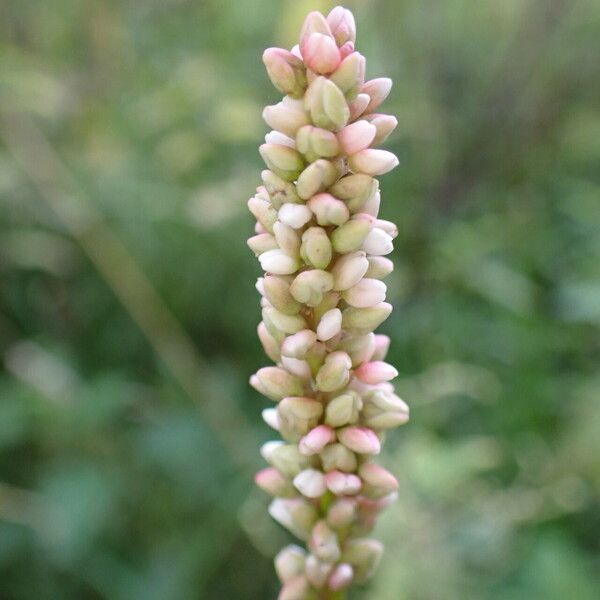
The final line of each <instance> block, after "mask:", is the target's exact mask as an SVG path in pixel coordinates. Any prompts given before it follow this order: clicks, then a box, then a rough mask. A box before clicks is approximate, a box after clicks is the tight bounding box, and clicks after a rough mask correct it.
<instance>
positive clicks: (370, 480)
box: [358, 463, 398, 498]
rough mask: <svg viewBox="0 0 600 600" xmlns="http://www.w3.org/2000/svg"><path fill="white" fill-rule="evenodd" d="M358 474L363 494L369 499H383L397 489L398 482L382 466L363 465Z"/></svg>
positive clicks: (373, 464)
mask: <svg viewBox="0 0 600 600" xmlns="http://www.w3.org/2000/svg"><path fill="white" fill-rule="evenodd" d="M358 474H359V475H360V476H361V478H362V480H363V482H364V484H365V487H364V490H363V493H364V494H366V495H368V496H369V497H371V498H383V497H384V496H387V495H388V494H391V493H392V492H395V491H396V490H397V489H398V480H397V479H396V478H395V477H394V476H393V475H392V474H391V473H390V472H389V471H388V470H387V469H384V468H383V467H382V466H380V465H377V464H375V463H364V464H362V465H361V466H360V468H359V470H358Z"/></svg>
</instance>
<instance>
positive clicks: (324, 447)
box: [248, 7, 408, 600]
mask: <svg viewBox="0 0 600 600" xmlns="http://www.w3.org/2000/svg"><path fill="white" fill-rule="evenodd" d="M355 38H356V28H355V23H354V17H353V16H352V13H351V12H350V11H348V10H346V9H344V8H342V7H337V8H335V9H333V10H332V11H331V13H329V15H328V16H327V17H325V16H323V15H322V14H321V13H319V12H312V13H310V14H309V15H308V16H307V18H306V20H305V22H304V25H303V27H302V31H301V35H300V43H299V45H298V46H295V47H294V48H292V49H291V51H288V50H285V49H282V48H269V49H268V50H266V51H265V53H264V55H263V60H264V63H265V65H266V68H267V72H268V75H269V78H270V79H271V81H272V82H273V84H274V86H275V87H276V88H277V89H278V90H279V91H280V92H281V93H283V94H285V97H284V98H283V100H282V101H281V102H279V103H278V104H275V105H273V106H267V107H266V108H265V110H264V112H263V117H264V120H265V121H266V123H267V124H268V125H269V127H271V128H272V130H273V131H271V132H269V133H268V134H267V135H266V136H265V144H263V145H262V146H261V147H260V154H261V156H262V158H263V159H264V162H265V163H266V165H267V167H268V168H267V169H266V170H264V171H263V172H262V183H263V185H261V186H260V187H258V188H257V191H256V195H255V196H254V197H253V198H251V199H250V200H249V201H248V207H249V209H250V212H251V213H252V214H253V215H254V217H256V235H254V236H253V237H251V238H250V239H249V240H248V245H249V246H250V248H251V249H252V251H253V252H254V253H255V254H256V256H257V257H258V260H259V261H260V265H261V267H262V269H263V271H264V275H263V276H262V277H260V278H259V279H258V281H257V285H256V287H257V289H258V291H259V293H260V295H261V296H262V300H261V306H262V322H261V323H260V324H259V326H258V336H259V338H260V341H261V343H262V345H263V347H264V350H265V352H266V354H267V355H268V356H269V358H270V359H271V360H272V361H273V362H274V363H275V366H268V367H264V368H262V369H259V370H258V372H257V373H256V374H255V375H253V376H252V377H251V378H250V383H251V385H252V386H253V387H254V388H255V389H256V390H258V391H259V392H260V393H261V394H263V395H265V396H266V397H267V398H269V399H271V400H273V401H275V402H276V403H277V405H276V407H275V408H267V409H265V410H264V411H263V417H264V420H265V421H266V422H267V424H268V425H269V426H271V427H272V428H273V429H275V430H276V431H277V432H278V433H279V435H280V436H281V438H283V439H281V440H276V441H270V442H267V443H266V444H264V445H263V447H262V449H261V453H262V455H263V457H264V458H265V460H266V461H267V462H268V463H269V465H270V466H269V467H267V468H265V469H263V470H261V471H260V472H259V473H257V475H256V483H257V484H258V486H259V487H260V488H262V489H263V490H265V491H266V492H268V493H269V494H270V495H272V496H273V497H274V499H273V500H272V502H271V505H270V508H269V512H270V514H271V516H272V517H273V518H274V519H275V520H276V521H278V522H279V523H280V524H281V525H283V526H284V527H285V528H287V529H288V530H289V531H290V532H291V533H292V534H294V535H295V536H296V537H297V538H298V539H299V540H301V541H302V542H304V543H305V545H306V548H303V547H301V546H299V545H295V544H293V545H290V546H287V547H286V548H284V549H283V550H282V551H281V552H280V553H279V554H278V555H277V557H276V558H275V567H276V571H277V574H278V576H279V578H280V580H281V583H282V588H281V592H280V595H279V598H280V600H311V599H315V600H316V599H326V598H342V597H343V596H344V593H345V592H344V590H345V589H346V588H348V587H349V586H350V585H352V584H354V583H358V584H360V583H362V582H365V581H366V580H367V579H369V577H371V575H372V574H373V572H374V570H375V568H376V566H377V564H378V562H379V559H380V557H381V554H382V551H383V546H382V544H381V543H380V542H379V541H377V540H375V539H371V538H369V537H368V534H369V532H370V531H371V530H372V528H373V526H374V523H375V519H376V517H377V514H378V513H379V512H380V511H381V510H382V509H383V508H385V507H386V506H388V505H389V504H390V503H391V502H392V501H393V500H394V499H395V497H396V495H397V491H396V490H397V488H398V482H397V480H396V478H395V477H394V476H393V475H392V474H391V473H390V472H389V471H387V470H386V469H384V468H383V467H382V466H380V465H378V464H377V463H376V462H375V460H374V458H375V456H376V455H377V454H379V452H380V449H381V445H382V443H383V440H384V437H385V432H386V431H387V430H389V429H392V428H394V427H397V426H398V425H402V424H403V423H406V421H407V420H408V407H407V405H406V404H405V403H404V402H403V401H402V400H401V399H400V398H399V397H398V396H397V395H395V393H394V388H393V386H392V384H391V383H390V381H391V380H392V379H394V378H395V377H396V376H397V374H398V373H397V371H396V369H395V368H394V367H393V366H391V365H390V364H388V363H386V362H384V359H385V355H386V352H387V349H388V346H389V343H390V340H389V338H388V337H387V336H386V335H380V334H375V333H374V330H375V329H376V328H377V327H378V326H379V325H380V324H381V323H382V322H383V321H385V319H386V318H387V317H388V316H389V314H390V313H391V311H392V307H391V305H390V304H388V303H387V302H386V301H385V300H386V291H387V290H386V285H385V283H383V281H382V280H383V279H384V278H385V277H386V276H387V275H388V274H389V273H391V271H392V269H393V264H392V262H391V261H390V260H389V258H386V255H388V254H390V252H392V250H393V244H392V240H393V239H394V237H395V236H396V235H397V228H396V226H395V225H394V224H393V223H391V222H389V221H385V220H382V219H380V218H379V216H378V213H379V205H380V193H379V184H378V181H377V180H376V179H375V177H376V176H378V175H383V174H384V173H387V172H388V171H390V170H391V169H393V168H394V167H395V166H396V165H397V164H398V159H397V158H396V156H394V154H392V153H391V152H388V151H386V150H380V149H375V148H374V147H375V146H377V145H379V144H381V143H382V142H383V141H384V140H385V139H386V138H387V137H388V135H389V134H390V133H391V132H392V131H393V130H394V128H395V127H396V124H397V121H396V119H395V118H394V117H393V116H390V115H385V114H381V113H378V112H376V111H377V109H378V107H379V106H380V104H381V103H382V102H383V101H384V100H385V98H386V97H387V95H388V94H389V92H390V89H391V86H392V82H391V80H390V79H388V78H378V79H371V80H369V81H365V58H364V57H363V56H362V55H361V54H360V53H358V52H356V51H355V50H354V43H355Z"/></svg>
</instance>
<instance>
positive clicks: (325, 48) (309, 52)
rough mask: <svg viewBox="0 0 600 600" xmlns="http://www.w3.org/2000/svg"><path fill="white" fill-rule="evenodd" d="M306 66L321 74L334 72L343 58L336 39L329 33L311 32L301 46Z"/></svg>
mask: <svg viewBox="0 0 600 600" xmlns="http://www.w3.org/2000/svg"><path fill="white" fill-rule="evenodd" d="M300 52H301V53H302V59H303V60H304V62H305V63H306V66H307V67H308V68H309V69H311V71H314V72H315V73H319V74H321V75H325V74H327V73H332V72H333V71H335V70H336V69H337V67H338V65H339V64H340V61H341V59H342V57H341V55H340V51H339V48H338V47H337V45H336V43H335V40H334V39H333V38H332V37H330V36H329V35H324V34H322V33H317V32H314V33H311V34H310V35H309V36H308V37H307V38H306V40H305V42H304V43H303V44H302V45H301V46H300Z"/></svg>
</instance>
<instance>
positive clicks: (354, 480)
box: [325, 471, 362, 496]
mask: <svg viewBox="0 0 600 600" xmlns="http://www.w3.org/2000/svg"><path fill="white" fill-rule="evenodd" d="M325 481H326V483H327V488H328V489H329V490H330V491H331V492H332V493H333V494H335V495H336V496H353V495H354V494H358V492H359V491H360V488H361V486H362V482H361V480H360V477H358V476H357V475H354V474H352V473H342V472H341V471H330V472H329V473H327V475H326V476H325Z"/></svg>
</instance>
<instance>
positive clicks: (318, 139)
mask: <svg viewBox="0 0 600 600" xmlns="http://www.w3.org/2000/svg"><path fill="white" fill-rule="evenodd" d="M296 150H298V152H300V153H301V154H304V158H305V159H306V160H307V161H309V162H314V161H315V160H318V159H319V158H333V157H334V156H336V155H337V154H338V152H339V150H340V146H339V144H338V140H337V137H336V136H335V134H334V133H332V132H331V131H328V130H327V129H320V128H318V127H313V126H312V125H305V126H304V127H301V128H300V129H298V133H297V134H296Z"/></svg>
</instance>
